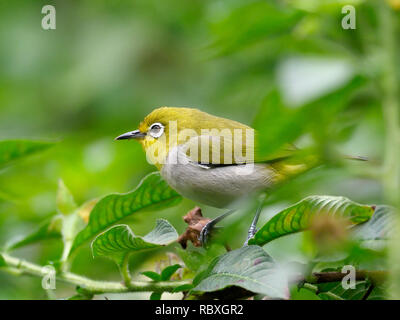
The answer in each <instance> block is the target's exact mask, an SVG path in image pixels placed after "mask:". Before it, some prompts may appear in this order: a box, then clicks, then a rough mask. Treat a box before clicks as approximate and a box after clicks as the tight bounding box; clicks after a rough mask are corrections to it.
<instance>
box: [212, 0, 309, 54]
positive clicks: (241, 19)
mask: <svg viewBox="0 0 400 320" xmlns="http://www.w3.org/2000/svg"><path fill="white" fill-rule="evenodd" d="M229 12H230V14H229V15H228V16H227V17H225V18H224V19H221V20H220V21H217V22H216V23H214V24H213V25H212V31H213V32H214V33H215V35H216V40H215V42H214V46H215V47H218V48H219V49H220V50H219V51H220V54H230V53H232V52H234V51H237V50H241V49H243V48H245V47H247V46H249V45H251V44H254V43H256V42H265V41H266V40H268V39H270V38H274V37H276V36H277V35H280V34H281V33H283V34H287V33H290V30H291V29H292V28H293V27H294V26H295V25H296V23H297V22H298V21H299V20H300V19H301V18H302V16H303V13H302V12H301V11H299V10H293V9H291V8H286V10H284V9H282V8H281V6H277V5H274V4H272V3H270V2H266V1H252V2H250V3H246V4H243V5H241V6H239V7H237V8H235V9H234V10H230V11H229Z"/></svg>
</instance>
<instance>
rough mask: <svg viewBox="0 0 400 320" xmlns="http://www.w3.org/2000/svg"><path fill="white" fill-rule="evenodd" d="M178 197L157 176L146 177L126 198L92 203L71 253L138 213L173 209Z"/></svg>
mask: <svg viewBox="0 0 400 320" xmlns="http://www.w3.org/2000/svg"><path fill="white" fill-rule="evenodd" d="M179 200H181V196H180V195H179V194H178V193H177V192H175V191H174V190H173V189H171V188H170V187H169V186H168V185H167V183H166V182H165V181H164V180H163V179H162V178H161V176H160V174H159V173H158V172H155V173H151V174H149V175H147V176H146V177H145V178H144V179H143V180H142V181H141V182H140V184H139V185H138V187H137V188H136V189H135V190H134V191H132V192H129V193H126V194H111V195H108V196H105V197H104V198H102V199H101V200H99V202H97V203H96V205H95V206H94V208H93V210H92V212H91V213H90V217H89V223H88V225H87V226H86V228H85V229H83V230H82V231H81V232H80V233H79V234H78V235H77V237H76V239H75V241H74V243H73V246H72V250H71V252H73V251H74V250H76V249H77V248H78V247H80V246H81V245H82V244H84V243H85V242H87V241H90V240H91V239H93V238H94V237H95V236H96V235H97V234H99V233H100V232H103V231H105V230H106V229H107V228H109V227H110V226H112V225H114V224H115V223H117V222H118V221H120V220H122V219H124V218H126V217H128V216H130V215H132V214H134V213H137V212H139V211H142V210H156V209H162V208H167V207H169V206H172V205H175V204H176V203H177V202H178V201H179Z"/></svg>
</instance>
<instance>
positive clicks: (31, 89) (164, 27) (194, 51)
mask: <svg viewBox="0 0 400 320" xmlns="http://www.w3.org/2000/svg"><path fill="white" fill-rule="evenodd" d="M380 2H383V0H380ZM392 3H393V4H394V3H395V1H393V2H392ZM46 4H52V5H54V6H55V8H56V12H57V16H56V17H57V18H56V19H57V20H56V21H57V28H56V30H43V29H42V28H41V19H42V17H43V16H44V15H43V14H41V9H42V7H43V6H44V5H46ZM345 4H352V5H354V6H355V7H356V10H357V29H355V30H344V29H343V28H342V27H341V20H342V18H343V16H344V15H343V14H342V13H341V9H342V7H343V5H345ZM376 6H377V2H375V1H363V0H347V1H333V0H331V1H321V0H292V1H291V0H287V1H283V0H282V1H254V0H250V1H239V0H229V1H228V0H222V1H221V0H220V1H214V0H191V1H179V0H164V1H155V0H136V1H131V0H129V1H128V0H126V1H123V0H112V1H105V0H97V1H94V0H82V1H74V2H71V1H50V0H49V1H28V0H18V1H5V0H2V1H1V2H0V101H1V102H0V138H1V139H11V138H29V139H41V140H51V141H58V143H57V145H56V146H55V147H53V148H51V149H49V150H47V151H46V152H44V153H41V154H38V155H34V156H31V157H29V158H27V159H24V160H22V161H19V162H18V163H16V164H15V165H14V166H11V167H8V168H5V169H3V170H2V171H1V174H0V244H4V243H6V242H7V241H9V240H10V239H15V238H16V237H18V236H21V235H24V234H27V233H29V232H30V231H32V230H33V229H34V228H35V227H37V225H38V224H39V223H40V222H41V221H42V220H43V219H45V218H46V217H49V216H51V215H53V214H54V213H55V195H56V190H57V183H58V180H59V179H60V178H61V179H63V180H64V182H65V184H66V185H67V186H68V187H69V189H70V190H71V191H72V193H73V194H74V196H75V199H76V201H77V203H79V204H81V203H83V202H85V201H87V200H90V199H92V198H96V197H100V196H103V195H105V194H108V193H113V192H127V191H130V190H132V189H133V188H134V187H135V186H136V185H137V184H138V182H139V181H140V179H141V178H142V177H144V176H145V175H146V174H147V173H148V172H151V171H154V170H155V168H154V167H152V166H151V165H149V164H148V163H147V162H146V159H145V154H144V153H143V151H142V150H141V147H140V145H139V144H137V143H135V142H133V141H129V142H127V143H125V142H122V143H121V142H115V141H114V140H113V139H114V137H116V136H117V135H119V134H121V133H123V132H126V131H129V130H133V129H136V126H137V125H138V124H139V122H140V120H141V119H142V118H143V117H144V116H145V115H146V114H148V113H149V112H150V111H151V110H153V109H154V108H155V107H158V106H164V105H166V106H189V107H198V108H200V109H201V110H203V111H206V112H210V113H212V114H215V115H219V116H223V117H227V118H231V119H235V120H238V121H241V122H243V123H246V124H250V125H251V124H252V123H254V120H255V119H256V120H257V118H258V119H263V120H265V121H263V122H262V123H261V124H260V123H258V128H260V129H261V130H264V131H263V132H264V133H265V134H266V135H267V136H268V138H269V139H272V140H274V139H275V136H274V134H276V135H282V134H283V139H285V138H286V137H285V136H284V134H285V132H286V131H285V130H286V129H285V130H283V131H284V132H283V133H282V132H280V130H279V129H276V128H277V127H278V128H279V127H282V128H297V129H296V130H297V131H296V130H295V133H293V134H292V135H289V136H288V137H287V139H288V140H291V142H294V143H295V144H296V145H298V146H300V147H303V146H313V147H315V148H316V149H317V150H319V152H321V154H324V155H327V158H329V156H330V155H331V154H333V153H335V152H340V153H343V154H349V155H360V156H367V157H369V158H370V160H371V161H370V163H368V164H358V163H356V164H353V163H351V164H348V165H345V166H342V165H338V164H336V163H332V165H327V166H325V167H322V168H318V169H316V170H314V171H312V172H310V173H309V174H307V175H305V176H303V177H300V178H299V179H298V180H297V181H296V183H293V184H291V185H288V186H287V187H286V188H285V190H284V191H282V192H280V193H279V196H276V197H275V198H273V199H272V200H271V206H269V207H268V208H267V209H266V210H265V212H264V216H263V217H262V218H261V220H260V221H262V222H265V221H266V218H267V217H268V216H270V215H271V214H272V213H274V212H276V209H277V208H282V207H283V206H285V205H289V204H291V203H293V202H294V201H298V200H300V199H301V198H302V197H304V196H307V195H310V194H332V195H342V196H347V197H349V198H351V199H352V200H355V201H359V202H362V203H382V202H384V198H383V196H384V195H383V191H382V185H381V183H380V182H379V181H378V180H376V179H373V174H372V173H373V167H374V166H376V165H379V164H380V162H381V160H382V153H383V148H384V143H383V141H384V123H383V119H382V111H381V91H380V90H381V88H380V85H379V84H380V77H381V70H382V67H381V63H382V61H383V63H385V61H386V57H385V54H386V51H385V48H384V47H383V45H382V37H381V34H380V31H379V30H380V29H379V28H380V26H379V17H378V15H377V11H376ZM393 11H394V12H395V16H396V19H397V18H398V12H397V11H395V7H394V8H393ZM396 23H397V20H396ZM397 71H398V70H396V72H397ZM273 94H275V95H278V96H279V98H278V99H279V101H280V102H279V103H280V107H281V108H282V109H279V108H277V107H276V104H275V102H276V101H277V100H276V99H275V100H274V98H273V97H271V95H273ZM310 105H311V107H310ZM304 107H308V108H309V110H313V112H307V114H306V115H307V118H302V117H301V115H303V116H304V114H301V113H300V112H299V111H300V110H302V108H304ZM274 108H277V112H278V114H277V116H276V117H275V116H272V117H270V118H268V119H264V118H262V114H263V112H264V113H265V109H268V110H275V109H274ZM278 109H279V110H278ZM282 110H283V111H282ZM298 112H299V114H297V113H298ZM271 114H272V115H274V113H273V112H272V113H271ZM282 118H284V119H289V122H288V123H285V125H283V124H282V121H283V120H282ZM256 122H257V121H256ZM258 122H260V121H258ZM286 122H287V121H286ZM271 128H272V129H271ZM274 128H275V129H276V130H275V129H274ZM274 130H275V131H274ZM333 162H334V161H333ZM299 186H301V187H299ZM194 205H195V203H193V202H192V201H189V200H185V201H183V202H182V203H181V204H180V205H179V206H178V207H175V208H172V209H169V210H165V211H162V212H147V213H146V214H141V215H139V216H138V217H136V218H135V219H136V220H135V221H134V222H133V223H132V229H133V231H134V232H136V233H138V234H145V233H146V232H147V231H149V230H150V229H151V228H152V226H153V225H154V223H155V220H156V218H157V217H165V218H166V219H168V220H169V221H170V222H171V223H172V224H173V225H174V226H175V227H176V228H177V230H178V232H182V231H183V230H184V228H185V224H184V222H183V221H182V218H181V217H182V216H183V215H184V214H185V213H186V212H187V211H188V210H189V209H191V208H192V207H193V206H194ZM203 212H204V213H205V215H206V216H211V217H213V216H215V215H216V214H217V210H216V209H213V208H205V207H203ZM301 237H302V236H301V235H295V236H290V237H288V238H285V239H282V241H280V240H279V241H277V242H274V243H273V245H271V246H270V248H269V247H268V246H266V249H267V251H268V250H269V251H268V252H270V253H271V254H272V255H273V256H274V257H276V258H277V259H282V260H291V259H295V258H296V257H299V259H301V257H302V255H303V253H302V250H303V249H302V247H301V241H300V242H299V241H298V240H299V238H300V239H301ZM244 238H245V231H244V233H243V239H244ZM243 239H238V243H241V242H242V241H243ZM60 250H61V242H60V243H58V242H57V241H48V242H45V243H40V244H37V245H32V246H29V247H27V248H24V249H19V250H18V251H16V255H18V256H21V257H24V258H26V259H28V260H31V261H34V262H37V263H40V264H43V265H45V264H48V263H49V261H54V260H56V259H57V258H58V257H59V255H60ZM144 257H145V258H146V259H143V258H144ZM155 259H156V258H154V256H152V255H146V256H143V255H141V256H133V257H132V263H131V265H132V268H133V272H134V275H135V276H136V273H135V272H137V270H141V268H143V264H147V265H146V267H147V269H149V268H151V266H152V264H154V261H155ZM72 271H74V272H77V273H81V274H85V275H88V276H90V277H93V278H96V279H114V280H116V279H119V274H118V270H117V268H116V267H115V266H114V265H113V263H112V262H111V261H107V260H105V259H95V260H93V258H92V257H91V255H90V252H89V250H88V249H86V250H81V252H80V254H79V255H78V257H77V258H76V260H75V261H74V264H73V266H72ZM72 291H73V289H72V288H68V287H66V288H65V291H62V290H61V291H58V293H57V294H58V295H59V296H60V297H65V296H68V294H69V293H71V292H72ZM296 294H297V295H298V296H297V297H300V298H307V297H308V295H307V293H304V295H301V293H296ZM133 296H134V297H147V295H145V294H143V295H133ZM45 297H46V293H45V292H44V291H43V290H42V289H41V286H40V280H38V279H33V278H28V277H23V278H18V277H10V276H8V275H6V274H4V273H0V299H17V298H20V299H21V298H22V299H37V298H45Z"/></svg>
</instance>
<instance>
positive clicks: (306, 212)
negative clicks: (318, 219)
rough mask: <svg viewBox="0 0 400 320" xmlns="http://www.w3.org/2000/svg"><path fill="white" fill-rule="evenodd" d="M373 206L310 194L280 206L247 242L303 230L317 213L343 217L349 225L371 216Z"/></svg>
mask: <svg viewBox="0 0 400 320" xmlns="http://www.w3.org/2000/svg"><path fill="white" fill-rule="evenodd" d="M373 212H374V207H372V206H366V205H361V204H358V203H356V202H353V201H351V200H349V199H347V198H344V197H333V196H310V197H307V198H305V199H304V200H302V201H299V202H298V203H296V204H294V205H293V206H291V207H289V208H286V209H284V210H283V211H281V212H279V213H278V214H276V215H275V216H274V217H273V218H272V219H271V220H269V221H268V222H267V223H266V224H265V225H264V226H263V227H261V228H260V230H258V231H257V233H256V234H255V235H254V238H253V239H251V240H250V241H249V244H257V245H264V244H266V243H268V242H269V241H271V240H273V239H276V238H279V237H282V236H284V235H287V234H291V233H295V232H299V231H303V230H306V229H307V228H308V227H309V226H310V223H311V222H312V219H313V218H314V217H315V216H317V215H320V214H325V215H327V216H328V215H329V216H336V217H338V218H344V219H346V220H347V221H349V222H350V223H352V224H357V223H361V222H365V221H367V220H368V219H369V218H371V216H372V214H373Z"/></svg>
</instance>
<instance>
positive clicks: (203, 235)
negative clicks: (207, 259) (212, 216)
mask: <svg viewBox="0 0 400 320" xmlns="http://www.w3.org/2000/svg"><path fill="white" fill-rule="evenodd" d="M211 228H212V224H211V223H210V222H208V223H207V224H206V225H205V226H204V227H203V229H201V231H200V235H199V241H200V243H201V245H202V247H206V246H207V244H208V240H209V235H210V231H211Z"/></svg>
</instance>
